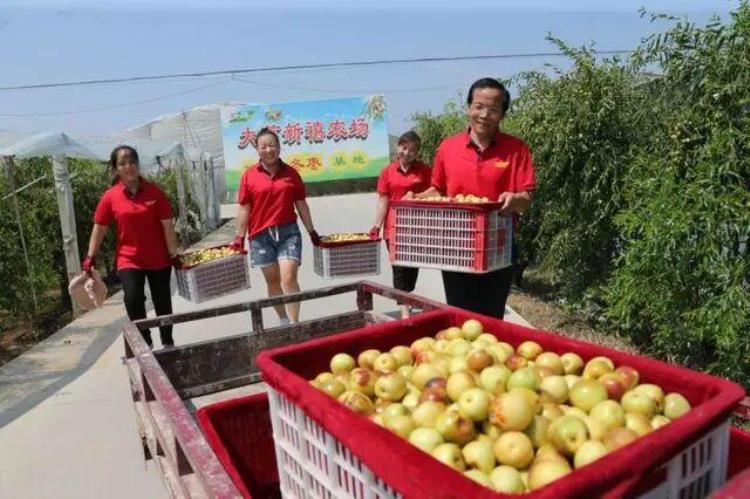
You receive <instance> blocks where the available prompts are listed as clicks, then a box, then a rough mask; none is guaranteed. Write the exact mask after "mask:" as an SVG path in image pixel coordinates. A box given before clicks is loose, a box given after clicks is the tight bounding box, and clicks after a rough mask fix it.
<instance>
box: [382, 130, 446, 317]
mask: <svg viewBox="0 0 750 499" xmlns="http://www.w3.org/2000/svg"><path fill="white" fill-rule="evenodd" d="M421 145H422V139H421V138H420V137H419V135H417V133H416V132H413V131H409V132H406V133H404V134H402V135H401V136H400V137H399V138H398V149H397V150H396V159H395V160H394V161H393V162H392V163H390V164H389V165H388V166H386V167H385V168H383V171H382V172H380V178H379V179H378V195H379V197H378V207H377V210H376V213H375V225H374V226H373V228H372V229H371V230H370V237H372V238H377V237H378V236H379V235H380V229H381V227H382V226H383V221H386V226H385V228H384V230H383V232H384V238H385V244H386V246H388V244H389V241H388V237H389V234H388V226H387V217H386V215H387V213H388V204H389V203H390V201H391V200H396V199H401V198H403V197H404V196H405V195H406V194H407V193H414V192H422V191H424V190H425V189H427V188H428V187H429V186H430V176H431V174H432V170H431V168H430V167H429V166H427V165H426V164H424V163H422V162H421V161H419V160H418V159H417V158H418V157H419V148H420V147H421ZM418 275H419V269H418V268H416V267H401V266H400V265H394V266H393V287H394V288H396V289H399V290H401V291H406V292H411V291H414V287H415V286H416V284H417V277H418ZM401 316H402V317H408V316H409V307H408V306H407V305H401Z"/></svg>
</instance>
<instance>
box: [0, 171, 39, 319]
mask: <svg viewBox="0 0 750 499" xmlns="http://www.w3.org/2000/svg"><path fill="white" fill-rule="evenodd" d="M14 169H15V162H14V158H13V156H6V157H5V172H6V174H7V176H8V187H9V188H10V193H11V195H12V197H13V209H14V211H15V212H16V224H17V225H18V235H19V237H20V238H21V248H22V249H23V258H24V260H26V272H27V273H28V277H29V288H30V289H31V298H32V300H34V312H36V311H38V310H39V302H38V301H37V299H36V290H35V289H34V279H33V277H32V274H31V262H30V261H29V251H28V249H27V248H26V237H25V236H24V233H23V224H22V223H21V209H20V208H19V206H18V197H16V181H15V179H14V178H13V170H14Z"/></svg>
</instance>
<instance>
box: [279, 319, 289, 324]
mask: <svg viewBox="0 0 750 499" xmlns="http://www.w3.org/2000/svg"><path fill="white" fill-rule="evenodd" d="M288 325H289V317H279V326H288Z"/></svg>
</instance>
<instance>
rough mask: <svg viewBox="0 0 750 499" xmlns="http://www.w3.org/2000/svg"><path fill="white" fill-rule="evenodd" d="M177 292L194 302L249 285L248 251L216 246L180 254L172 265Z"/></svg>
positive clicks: (222, 294) (217, 296) (216, 296)
mask: <svg viewBox="0 0 750 499" xmlns="http://www.w3.org/2000/svg"><path fill="white" fill-rule="evenodd" d="M175 277H176V278H177V294H179V295H180V296H182V297H183V298H185V299H186V300H189V301H191V302H193V303H201V302H203V301H206V300H211V299H214V298H219V297H220V296H224V295H226V294H229V293H233V292H236V291H240V290H243V289H247V288H249V287H250V272H249V270H248V265H247V251H245V250H238V249H234V248H231V247H229V246H216V247H213V248H204V249H200V250H195V251H191V252H189V253H183V254H182V255H180V256H179V258H178V263H177V265H176V266H175Z"/></svg>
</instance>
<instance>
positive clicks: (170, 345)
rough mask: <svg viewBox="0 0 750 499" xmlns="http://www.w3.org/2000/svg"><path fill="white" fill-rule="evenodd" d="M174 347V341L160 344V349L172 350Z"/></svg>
mask: <svg viewBox="0 0 750 499" xmlns="http://www.w3.org/2000/svg"><path fill="white" fill-rule="evenodd" d="M173 348H174V343H163V344H162V345H161V349H162V350H172V349H173Z"/></svg>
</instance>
